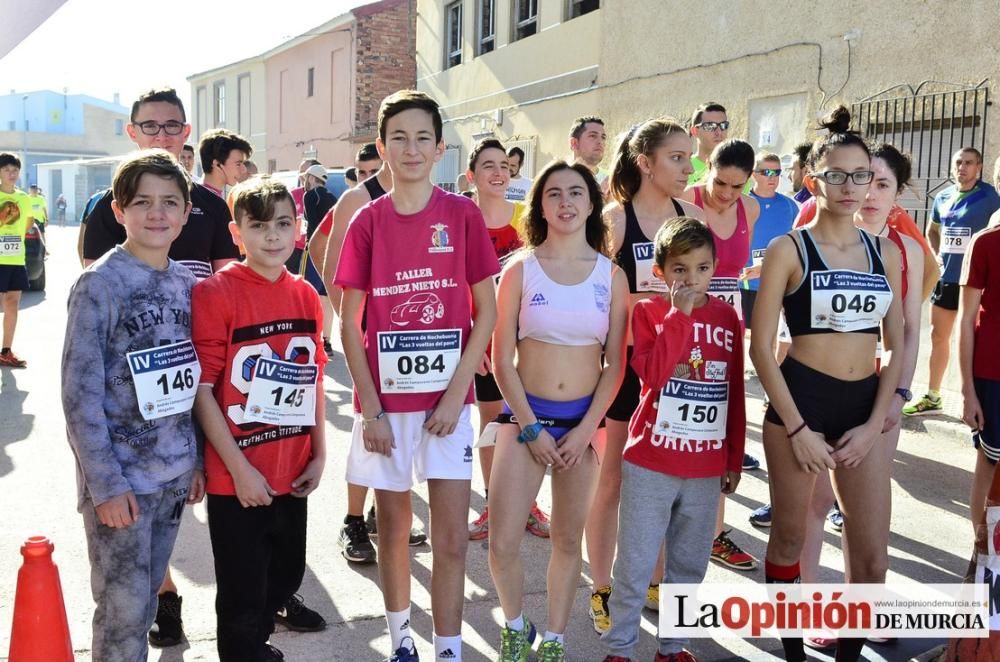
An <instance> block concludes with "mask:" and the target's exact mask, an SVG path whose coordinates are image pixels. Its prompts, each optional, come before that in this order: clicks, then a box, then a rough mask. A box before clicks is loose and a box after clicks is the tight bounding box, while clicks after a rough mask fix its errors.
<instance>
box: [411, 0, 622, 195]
mask: <svg viewBox="0 0 1000 662" xmlns="http://www.w3.org/2000/svg"><path fill="white" fill-rule="evenodd" d="M476 4H477V3H476V2H474V1H473V0H465V2H464V6H463V56H462V60H463V61H462V64H460V65H457V66H455V67H451V68H449V69H444V67H443V65H444V52H443V49H444V46H443V44H442V43H441V35H442V34H443V33H444V29H445V17H444V6H445V3H444V2H443V1H442V0H420V1H419V2H418V4H417V12H418V16H417V87H418V89H420V90H422V91H424V92H427V93H428V94H430V95H431V96H432V97H434V98H435V99H437V100H438V101H439V102H441V103H442V112H443V115H444V118H445V142H446V143H447V144H448V145H449V146H450V147H459V148H460V149H459V152H460V154H459V161H460V162H461V163H462V164H464V163H465V162H466V159H467V158H468V153H469V148H470V147H471V146H472V145H473V144H474V143H475V137H474V136H476V135H482V134H484V133H487V132H490V131H492V132H493V134H494V135H495V136H496V137H497V138H499V139H501V140H503V141H504V142H509V141H516V140H527V141H532V142H533V144H534V147H535V150H536V152H535V157H534V165H535V169H536V170H537V168H538V167H540V166H541V165H544V164H545V163H546V162H547V161H548V160H550V159H552V158H555V157H564V156H566V155H567V154H568V152H569V147H568V144H569V143H568V137H567V136H568V133H569V126H570V124H571V123H572V120H573V118H575V117H577V116H580V115H585V114H591V113H593V112H594V111H596V110H597V103H598V97H597V95H596V94H594V93H589V94H588V93H586V92H585V90H586V89H587V88H589V87H590V86H591V85H592V83H593V81H594V80H595V79H596V78H597V71H598V69H597V64H598V59H599V57H598V55H599V52H598V51H599V44H600V38H599V34H600V20H601V19H600V16H601V13H602V11H601V10H599V11H595V12H591V13H589V14H586V15H584V16H581V17H578V18H575V19H573V20H570V21H565V20H564V18H565V17H564V15H563V11H564V8H565V3H564V2H561V1H560V0H540V2H539V30H538V32H537V33H536V34H534V35H532V36H530V37H527V38H525V39H521V40H518V41H515V42H513V43H511V27H512V19H511V16H510V11H511V5H512V3H509V2H497V3H496V7H497V36H496V39H497V44H496V45H497V47H496V49H495V50H494V51H493V52H491V53H486V54H485V55H481V56H476V55H475V53H476V40H477V33H476V21H477V20H478V17H477V16H476V13H475V8H476ZM566 95H569V96H566ZM497 110H501V111H502V121H501V122H500V123H499V124H498V123H497V121H496V120H497ZM463 168H464V165H463ZM527 174H529V175H531V174H533V173H531V172H528V173H527Z"/></svg>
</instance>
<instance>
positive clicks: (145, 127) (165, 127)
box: [132, 120, 184, 136]
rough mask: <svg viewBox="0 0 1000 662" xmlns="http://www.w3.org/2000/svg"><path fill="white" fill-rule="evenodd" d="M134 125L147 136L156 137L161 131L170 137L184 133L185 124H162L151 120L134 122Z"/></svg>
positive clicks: (171, 122)
mask: <svg viewBox="0 0 1000 662" xmlns="http://www.w3.org/2000/svg"><path fill="white" fill-rule="evenodd" d="M132 124H133V125H135V126H137V127H139V130H140V131H142V132H143V133H144V134H146V135H147V136H155V135H157V134H159V133H160V131H163V132H164V133H166V134H167V135H168V136H179V135H180V134H181V132H182V131H184V123H183V122H175V121H170V122H166V123H164V124H160V123H159V122H154V121H153V120H149V121H148V122H132Z"/></svg>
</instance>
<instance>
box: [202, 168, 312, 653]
mask: <svg viewBox="0 0 1000 662" xmlns="http://www.w3.org/2000/svg"><path fill="white" fill-rule="evenodd" d="M233 212H234V216H235V217H236V220H235V221H234V223H233V224H232V225H231V226H230V227H231V230H232V232H233V238H234V239H235V240H236V241H237V242H238V243H239V244H241V245H242V246H243V248H245V250H246V262H234V263H232V264H228V265H226V266H225V267H224V268H223V269H221V270H219V271H218V272H216V273H215V275H214V276H212V277H211V278H208V279H206V280H203V281H202V282H200V283H198V284H197V285H195V287H194V290H193V292H192V301H191V316H192V325H193V330H192V339H193V340H194V345H195V349H196V350H197V352H198V359H199V361H200V362H201V367H202V372H201V382H200V386H199V387H198V395H197V397H196V399H195V414H196V416H197V417H198V422H199V423H201V426H202V428H203V429H204V431H205V437H206V439H207V440H208V442H209V443H208V444H207V445H206V448H205V473H206V480H207V483H206V492H207V493H208V530H209V535H210V536H211V539H212V553H213V554H214V556H215V575H216V583H217V585H218V589H217V590H218V594H217V597H216V601H215V608H216V612H217V615H218V647H219V659H220V660H221V661H222V662H230V661H232V662H268V661H270V660H282V659H284V658H283V656H282V654H281V652H280V651H279V650H278V649H277V648H274V647H273V646H271V645H270V644H268V643H267V640H268V637H269V636H270V635H271V633H272V632H273V631H274V614H275V611H277V610H278V609H279V608H280V607H281V606H282V605H284V604H285V603H286V601H287V600H288V599H289V598H290V597H291V596H292V595H293V594H294V593H295V591H296V590H297V589H298V587H299V584H300V582H301V581H302V575H303V573H304V572H305V562H306V496H308V495H309V494H310V493H311V492H312V491H313V490H315V489H316V486H317V485H318V484H319V480H320V477H321V475H322V473H323V465H324V462H325V460H326V447H325V440H324V436H323V429H324V424H325V416H324V396H323V389H322V383H323V366H324V364H325V363H326V360H327V357H326V354H325V353H324V351H323V339H322V337H321V329H320V324H321V321H322V319H323V311H322V308H321V307H320V301H319V295H318V294H316V290H314V289H313V288H312V287H311V286H310V285H309V284H308V283H306V282H305V281H304V280H302V279H301V278H299V277H298V276H293V275H291V274H290V273H288V271H287V270H286V269H285V261H286V260H288V257H289V256H290V255H291V254H292V249H293V248H294V247H295V240H296V238H297V237H298V227H299V225H298V221H296V220H295V202H294V201H293V200H292V196H291V194H289V192H288V189H286V188H285V187H284V186H283V185H282V184H280V183H278V182H275V181H271V180H268V179H255V180H250V181H248V182H246V183H244V184H241V185H240V186H238V187H236V190H235V194H234V198H233Z"/></svg>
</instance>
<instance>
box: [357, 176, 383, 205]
mask: <svg viewBox="0 0 1000 662" xmlns="http://www.w3.org/2000/svg"><path fill="white" fill-rule="evenodd" d="M361 184H362V185H363V186H364V187H365V188H366V189H368V195H370V196H371V197H372V200H377V199H378V198H381V197H382V196H383V195H385V189H384V188H382V185H381V184H379V183H378V175H372V176H371V177H369V178H368V179H366V180H365V181H363V182H361Z"/></svg>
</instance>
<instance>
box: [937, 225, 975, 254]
mask: <svg viewBox="0 0 1000 662" xmlns="http://www.w3.org/2000/svg"><path fill="white" fill-rule="evenodd" d="M970 241H972V228H964V227H960V226H956V225H945V226H944V227H942V228H941V252H942V253H953V254H958V255H964V254H965V250H966V249H967V248H968V247H969V242H970Z"/></svg>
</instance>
